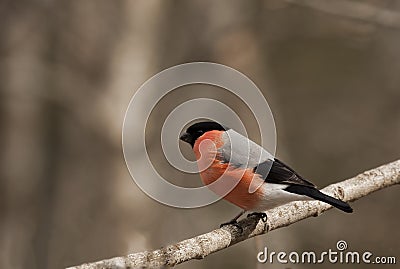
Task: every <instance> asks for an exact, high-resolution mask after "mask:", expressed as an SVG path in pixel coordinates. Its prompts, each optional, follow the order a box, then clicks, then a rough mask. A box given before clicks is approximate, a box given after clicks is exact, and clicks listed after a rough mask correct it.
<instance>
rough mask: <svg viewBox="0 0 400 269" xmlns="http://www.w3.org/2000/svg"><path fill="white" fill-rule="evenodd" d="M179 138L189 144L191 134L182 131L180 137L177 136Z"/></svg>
mask: <svg viewBox="0 0 400 269" xmlns="http://www.w3.org/2000/svg"><path fill="white" fill-rule="evenodd" d="M179 139H180V140H182V141H184V142H186V143H189V144H191V143H192V140H193V139H192V136H191V135H190V134H188V133H183V134H182V135H181V136H180V137H179Z"/></svg>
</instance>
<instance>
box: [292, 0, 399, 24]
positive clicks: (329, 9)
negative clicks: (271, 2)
mask: <svg viewBox="0 0 400 269" xmlns="http://www.w3.org/2000/svg"><path fill="white" fill-rule="evenodd" d="M286 2H288V3H290V4H294V5H298V6H303V7H307V8H311V9H314V10H317V11H320V12H324V13H326V14H330V15H335V16H340V17H344V18H348V19H355V20H359V21H364V22H367V23H375V24H377V25H381V26H385V27H390V28H394V29H399V28H400V14H399V12H396V11H393V10H389V9H384V8H381V7H377V6H373V5H370V4H368V3H363V2H355V1H348V0H335V1H329V0H286Z"/></svg>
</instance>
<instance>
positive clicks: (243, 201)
mask: <svg viewBox="0 0 400 269" xmlns="http://www.w3.org/2000/svg"><path fill="white" fill-rule="evenodd" d="M222 133H223V131H209V132H206V133H205V134H204V135H202V136H200V137H199V138H198V139H197V141H196V143H195V144H194V147H193V150H194V153H195V155H196V159H197V163H198V167H199V170H200V171H201V170H202V171H201V172H200V176H201V179H202V181H203V183H204V184H205V185H209V184H211V183H213V182H214V181H216V180H217V179H220V180H221V181H219V182H218V183H220V182H221V184H217V185H213V186H209V188H210V189H211V190H212V191H213V192H215V193H216V194H218V195H220V196H224V199H226V200H228V201H229V202H231V203H233V204H235V205H237V206H239V207H241V208H243V209H245V210H251V209H252V208H254V207H256V205H257V203H258V201H260V199H262V193H261V191H260V189H258V190H257V191H256V192H254V193H249V187H250V183H251V181H252V180H253V177H254V176H255V174H254V172H253V169H252V168H248V169H246V170H243V169H239V168H237V167H233V166H231V165H229V164H228V163H224V162H221V161H220V158H218V156H217V154H218V152H217V149H218V148H220V147H222V146H223V144H224V141H223V140H222V136H221V135H222ZM207 140H209V141H207ZM211 141H212V143H211ZM202 142H203V143H202ZM200 144H201V146H200ZM199 146H200V150H199ZM204 168H205V169H204ZM222 176H223V177H222ZM221 177H222V178H221ZM239 179H240V181H239V183H238V184H237V185H236V187H235V188H234V189H233V190H232V191H230V192H229V193H228V194H226V195H225V193H226V188H227V187H226V186H228V187H230V186H232V182H237V180H239ZM225 180H226V181H225ZM255 180H262V179H260V178H259V177H258V175H256V179H255ZM224 181H225V183H227V184H224Z"/></svg>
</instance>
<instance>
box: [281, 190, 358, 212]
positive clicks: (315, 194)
mask: <svg viewBox="0 0 400 269" xmlns="http://www.w3.org/2000/svg"><path fill="white" fill-rule="evenodd" d="M284 190H285V191H288V192H291V193H296V194H300V195H305V196H308V197H311V198H313V199H316V200H319V201H322V202H325V203H328V204H330V205H331V206H334V207H336V208H338V209H340V210H343V211H344V212H347V213H351V212H353V209H352V208H351V207H350V205H349V204H348V203H346V202H343V201H340V200H338V199H336V198H333V197H331V196H329V195H326V194H323V193H322V192H320V191H319V190H317V189H316V188H313V187H309V186H302V185H290V186H289V187H287V188H286V189H284Z"/></svg>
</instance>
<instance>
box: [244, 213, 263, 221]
mask: <svg viewBox="0 0 400 269" xmlns="http://www.w3.org/2000/svg"><path fill="white" fill-rule="evenodd" d="M251 216H257V217H259V218H260V219H261V220H262V221H263V222H267V214H266V213H264V212H253V213H250V214H248V215H247V217H248V218H249V217H251Z"/></svg>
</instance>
